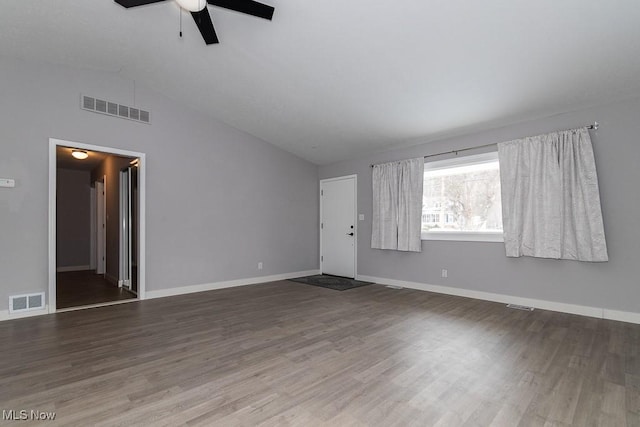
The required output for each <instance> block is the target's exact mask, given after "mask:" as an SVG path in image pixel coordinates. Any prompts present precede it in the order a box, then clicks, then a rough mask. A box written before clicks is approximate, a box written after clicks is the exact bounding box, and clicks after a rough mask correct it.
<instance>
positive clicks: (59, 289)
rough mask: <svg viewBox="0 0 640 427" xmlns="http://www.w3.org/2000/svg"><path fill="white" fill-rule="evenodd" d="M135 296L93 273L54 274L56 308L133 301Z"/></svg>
mask: <svg viewBox="0 0 640 427" xmlns="http://www.w3.org/2000/svg"><path fill="white" fill-rule="evenodd" d="M135 298H136V295H135V294H133V293H131V292H129V291H128V290H126V289H123V288H119V287H117V286H115V285H113V284H111V283H109V282H108V281H107V279H105V278H104V277H103V276H102V275H98V274H95V273H94V272H93V271H71V272H66V273H57V274H56V308H58V309H62V308H69V307H81V306H85V305H92V304H100V303H105V302H112V301H122V300H127V299H135Z"/></svg>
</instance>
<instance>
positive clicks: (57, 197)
mask: <svg viewBox="0 0 640 427" xmlns="http://www.w3.org/2000/svg"><path fill="white" fill-rule="evenodd" d="M73 151H81V152H84V154H83V155H85V158H84V159H77V158H75V159H74V158H72V156H71V154H72V152H73ZM74 157H75V156H74ZM144 165H145V155H144V153H138V152H131V151H125V150H119V149H112V148H108V147H100V146H94V145H88V144H82V143H77V142H72V141H64V140H58V139H50V140H49V296H48V303H49V312H50V313H53V312H55V311H57V310H62V309H64V310H67V309H75V308H86V307H87V306H94V305H107V304H114V303H120V302H127V301H135V300H137V299H143V298H144V293H145V292H144V291H145V288H144V284H145V268H144V261H145V241H144V237H145V233H144V231H145V225H144V224H145V179H144V178H145V177H144ZM129 168H131V169H133V171H128V172H127V175H128V185H127V190H128V192H127V193H126V194H124V195H123V194H121V190H122V184H121V183H120V180H121V179H122V172H123V170H128V169H129ZM71 178H73V180H72V179H71ZM71 184H73V185H71ZM74 186H75V187H74ZM70 187H73V188H70ZM123 197H124V198H126V203H123ZM123 205H124V206H123ZM121 212H127V221H125V223H126V226H127V229H128V235H127V236H124V237H126V239H127V243H126V244H124V243H123V241H122V239H123V234H122V232H121V230H120V227H121V226H122V224H123V222H122V218H121ZM85 214H86V215H85ZM74 215H75V216H74ZM123 246H124V247H125V248H126V251H127V253H126V260H127V262H128V263H127V265H126V266H125V268H126V273H124V272H123V266H122V263H121V259H122V247H123ZM74 254H75V255H74ZM72 255H73V256H75V258H73V257H72ZM71 259H74V261H70V260H71ZM70 263H71V264H73V266H70V265H69V264H70Z"/></svg>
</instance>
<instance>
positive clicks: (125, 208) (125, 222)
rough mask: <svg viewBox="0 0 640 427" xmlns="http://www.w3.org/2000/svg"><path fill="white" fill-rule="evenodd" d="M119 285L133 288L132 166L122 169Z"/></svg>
mask: <svg viewBox="0 0 640 427" xmlns="http://www.w3.org/2000/svg"><path fill="white" fill-rule="evenodd" d="M118 286H120V287H124V288H127V289H131V168H130V167H129V168H126V169H123V170H121V171H120V277H119V278H118Z"/></svg>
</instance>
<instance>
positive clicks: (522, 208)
mask: <svg viewBox="0 0 640 427" xmlns="http://www.w3.org/2000/svg"><path fill="white" fill-rule="evenodd" d="M498 154H499V157H500V185H501V187H502V221H503V227H504V244H505V249H506V253H507V256H509V257H520V256H532V257H539V258H556V259H572V260H579V261H607V260H608V255H607V243H606V241H605V237H604V227H603V223H602V210H601V207H600V192H599V190H598V176H597V174H596V164H595V160H594V157H593V148H592V146H591V138H590V137H589V131H588V130H587V129H586V128H582V129H574V130H567V131H561V132H553V133H550V134H546V135H540V136H535V137H529V138H523V139H519V140H515V141H510V142H505V143H501V144H498Z"/></svg>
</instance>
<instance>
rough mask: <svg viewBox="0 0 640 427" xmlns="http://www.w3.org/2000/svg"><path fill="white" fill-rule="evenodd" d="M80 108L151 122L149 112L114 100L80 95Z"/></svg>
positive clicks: (136, 120)
mask: <svg viewBox="0 0 640 427" xmlns="http://www.w3.org/2000/svg"><path fill="white" fill-rule="evenodd" d="M80 98H81V99H80V108H82V109H83V110H87V111H93V112H94V113H100V114H106V115H108V116H113V117H120V118H121V119H128V120H133V121H135V122H140V123H147V124H149V123H151V113H149V111H147V110H141V109H139V108H135V107H129V106H126V105H121V104H118V103H116V102H111V101H105V100H104V99H98V98H94V97H91V96H86V95H82V96H81V97H80Z"/></svg>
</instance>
